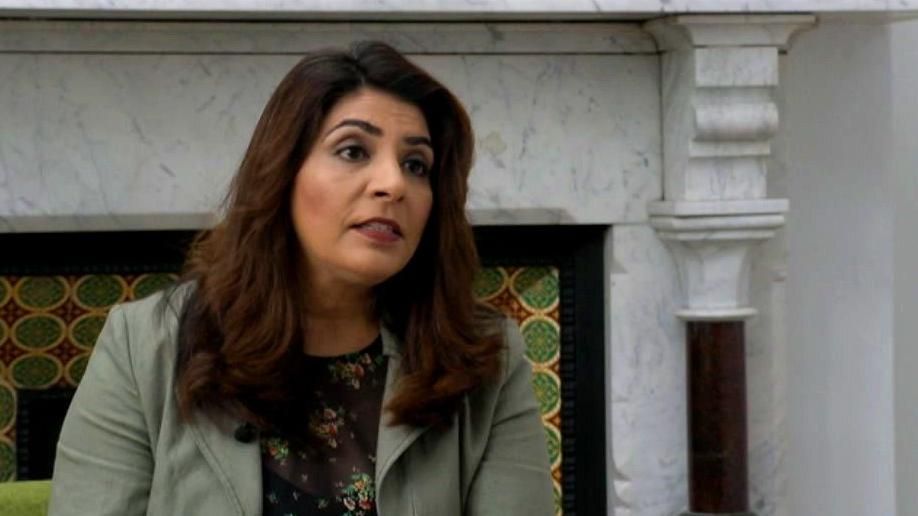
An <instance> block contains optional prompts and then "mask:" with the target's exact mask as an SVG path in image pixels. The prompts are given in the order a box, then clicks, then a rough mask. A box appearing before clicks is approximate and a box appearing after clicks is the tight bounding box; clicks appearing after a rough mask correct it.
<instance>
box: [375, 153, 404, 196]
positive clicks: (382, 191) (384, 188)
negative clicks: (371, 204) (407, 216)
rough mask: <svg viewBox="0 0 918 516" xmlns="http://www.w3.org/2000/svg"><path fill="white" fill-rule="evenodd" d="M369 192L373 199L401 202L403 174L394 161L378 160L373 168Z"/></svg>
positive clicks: (396, 161) (399, 166)
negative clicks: (380, 198) (379, 198)
mask: <svg viewBox="0 0 918 516" xmlns="http://www.w3.org/2000/svg"><path fill="white" fill-rule="evenodd" d="M370 190H371V192H372V194H373V196H374V197H385V198H390V199H392V200H396V201H397V200H401V199H402V197H404V196H405V174H404V173H403V172H402V167H401V164H400V163H398V160H396V159H385V160H380V162H379V163H378V164H377V166H374V167H373V172H372V177H371V179H370Z"/></svg>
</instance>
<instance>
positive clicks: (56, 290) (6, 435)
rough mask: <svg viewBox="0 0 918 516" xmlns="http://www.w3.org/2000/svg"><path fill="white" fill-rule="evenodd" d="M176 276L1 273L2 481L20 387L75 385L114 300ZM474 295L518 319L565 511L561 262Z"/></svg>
mask: <svg viewBox="0 0 918 516" xmlns="http://www.w3.org/2000/svg"><path fill="white" fill-rule="evenodd" d="M174 280H175V275H174V274H168V273H156V274H143V275H85V276H26V277H17V276H0V481H5V480H13V479H14V477H15V448H14V442H15V415H16V389H17V388H28V389H44V388H50V387H68V386H69V387H75V386H76V385H77V384H78V383H79V381H80V379H81V378H82V376H83V372H84V371H85V370H86V364H87V362H88V360H89V354H90V353H91V352H92V348H93V345H94V344H95V341H96V338H97V337H98V335H99V332H100V331H101V330H102V326H103V324H104V323H105V318H106V316H107V313H108V310H109V309H110V308H111V307H112V305H114V304H116V303H120V302H123V301H129V300H133V299H139V298H141V297H145V296H147V295H149V294H151V293H153V292H155V291H157V290H159V289H161V288H163V287H165V286H167V285H169V284H171V283H172V282H173V281H174ZM474 288H475V293H476V296H477V297H478V298H479V299H481V300H482V301H484V302H486V303H488V304H489V305H491V306H494V307H495V308H497V309H499V310H501V311H502V312H504V313H505V314H507V315H508V316H509V317H512V318H513V319H514V320H515V321H516V322H517V324H518V325H519V327H520V331H521V332H522V335H523V339H524V341H525V344H526V358H527V359H528V360H529V362H530V363H531V364H532V368H533V389H534V391H535V394H536V398H537V400H538V403H539V409H540V411H541V413H542V422H543V424H544V425H545V437H546V443H547V446H548V451H549V457H550V460H551V464H552V482H553V484H554V497H555V506H556V514H558V515H560V514H561V430H560V429H561V410H560V409H561V380H560V377H559V372H560V347H561V336H560V335H561V331H560V324H559V320H560V316H559V301H560V288H559V273H558V269H557V268H555V267H489V268H485V269H483V270H482V272H481V274H480V275H479V277H478V278H477V280H476V282H475V285H474Z"/></svg>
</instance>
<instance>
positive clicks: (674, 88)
mask: <svg viewBox="0 0 918 516" xmlns="http://www.w3.org/2000/svg"><path fill="white" fill-rule="evenodd" d="M813 23H814V17H812V16H809V15H739V16H736V15H692V16H673V17H668V18H662V19H657V20H653V21H651V22H648V23H647V24H646V26H645V28H646V29H647V30H648V31H649V32H651V33H652V34H653V35H654V37H655V38H656V40H657V43H658V45H659V47H660V50H661V53H662V54H661V59H662V66H663V74H662V77H663V87H662V95H663V98H662V106H663V168H664V199H663V200H662V201H657V202H652V203H650V205H649V206H648V213H649V216H650V224H651V225H652V226H653V227H654V228H655V229H656V231H657V234H658V236H659V237H660V238H661V239H662V240H663V241H664V242H666V244H667V246H668V247H669V248H670V249H671V251H672V253H673V255H674V257H675V261H676V264H677V267H678V268H679V276H680V281H681V283H682V290H683V293H684V299H683V304H682V308H681V309H680V310H678V311H677V313H676V315H677V316H678V317H680V318H681V319H683V320H685V321H687V331H686V340H687V342H686V345H687V353H686V356H687V361H688V363H687V369H688V432H689V436H688V443H689V444H688V446H689V450H688V469H689V471H688V476H689V500H688V512H687V513H685V514H686V515H692V516H699V515H735V516H738V515H751V514H752V513H751V512H750V511H749V501H748V466H747V453H748V450H747V429H746V424H747V423H746V377H745V353H744V343H745V333H744V332H745V327H744V322H743V321H744V320H745V319H747V318H749V317H751V316H753V315H755V313H756V311H755V308H754V307H752V306H750V304H749V295H748V293H749V281H750V258H751V256H752V253H754V252H755V249H756V246H757V244H759V243H761V242H762V241H764V240H766V239H769V238H771V237H772V236H774V234H775V230H777V229H778V228H780V227H781V226H782V225H783V224H784V217H785V213H786V212H787V208H788V204H787V201H786V200H785V199H768V198H767V191H766V178H767V167H766V160H767V159H768V157H769V155H770V153H771V146H770V141H771V138H772V137H773V136H774V135H775V133H776V132H777V130H778V120H779V114H778V108H777V106H776V104H775V102H774V99H773V93H774V92H773V90H774V88H775V87H776V86H777V85H778V53H779V51H780V50H781V49H783V48H785V47H786V46H787V45H788V44H789V41H790V38H791V36H792V35H793V34H794V33H796V32H797V31H799V30H801V29H803V28H806V27H809V26H811V25H812V24H813Z"/></svg>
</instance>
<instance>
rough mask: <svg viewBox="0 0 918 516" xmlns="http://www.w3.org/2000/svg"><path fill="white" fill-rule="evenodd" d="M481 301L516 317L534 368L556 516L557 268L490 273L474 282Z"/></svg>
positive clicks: (558, 470)
mask: <svg viewBox="0 0 918 516" xmlns="http://www.w3.org/2000/svg"><path fill="white" fill-rule="evenodd" d="M475 294H476V295H477V296H478V298H479V299H481V300H482V301H484V302H486V303H488V304H489V305H491V306H493V307H495V308H497V309H499V310H501V311H502V312H504V313H505V314H507V316H509V317H512V318H513V319H514V320H515V321H516V323H517V324H518V325H519V327H520V331H521V332H522V334H523V340H524V342H525V344H526V358H527V359H529V362H530V363H531V364H532V373H533V378H532V382H533V389H534V391H535V394H536V399H537V400H538V402H539V410H540V411H541V413H542V423H543V424H544V425H545V437H546V441H547V445H548V455H549V459H550V460H551V467H552V484H553V485H554V496H555V514H557V515H560V514H561V378H560V365H561V326H560V323H559V321H560V314H559V309H558V307H559V302H560V298H561V291H560V281H559V274H558V269H557V268H556V267H489V268H486V269H484V270H482V272H481V274H480V275H479V277H478V279H477V280H476V282H475Z"/></svg>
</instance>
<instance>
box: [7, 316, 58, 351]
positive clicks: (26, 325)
mask: <svg viewBox="0 0 918 516" xmlns="http://www.w3.org/2000/svg"><path fill="white" fill-rule="evenodd" d="M66 334H67V331H66V325H65V324H64V321H63V320H61V318H60V317H57V316H54V315H49V314H44V313H35V314H31V315H27V316H25V317H23V318H22V319H19V320H18V321H16V324H15V325H13V342H14V343H15V344H16V345H17V346H19V347H21V348H23V349H25V350H27V351H29V350H40V349H45V348H48V347H51V346H54V345H56V344H58V343H60V342H61V340H63V339H64V336H65V335H66Z"/></svg>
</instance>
